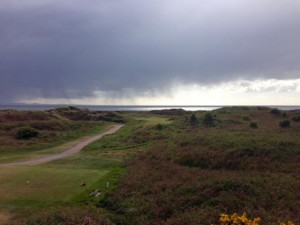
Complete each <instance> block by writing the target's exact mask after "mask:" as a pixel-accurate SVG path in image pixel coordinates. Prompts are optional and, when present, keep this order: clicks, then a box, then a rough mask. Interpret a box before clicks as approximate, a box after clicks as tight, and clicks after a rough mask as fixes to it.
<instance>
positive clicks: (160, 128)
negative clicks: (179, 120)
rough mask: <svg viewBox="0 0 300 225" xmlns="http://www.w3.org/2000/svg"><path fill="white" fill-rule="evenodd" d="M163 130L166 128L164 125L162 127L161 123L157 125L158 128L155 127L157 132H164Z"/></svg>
mask: <svg viewBox="0 0 300 225" xmlns="http://www.w3.org/2000/svg"><path fill="white" fill-rule="evenodd" d="M163 128H164V127H163V125H161V124H160V123H159V124H156V126H155V129H156V130H162V129H163Z"/></svg>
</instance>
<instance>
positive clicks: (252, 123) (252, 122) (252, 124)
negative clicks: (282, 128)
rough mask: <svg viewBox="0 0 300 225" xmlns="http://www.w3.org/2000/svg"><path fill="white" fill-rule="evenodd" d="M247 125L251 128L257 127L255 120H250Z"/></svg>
mask: <svg viewBox="0 0 300 225" xmlns="http://www.w3.org/2000/svg"><path fill="white" fill-rule="evenodd" d="M249 127H251V128H258V126H257V122H254V121H251V122H250V124H249Z"/></svg>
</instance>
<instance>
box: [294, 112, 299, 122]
mask: <svg viewBox="0 0 300 225" xmlns="http://www.w3.org/2000/svg"><path fill="white" fill-rule="evenodd" d="M293 120H294V121H295V122H300V114H297V115H295V116H293Z"/></svg>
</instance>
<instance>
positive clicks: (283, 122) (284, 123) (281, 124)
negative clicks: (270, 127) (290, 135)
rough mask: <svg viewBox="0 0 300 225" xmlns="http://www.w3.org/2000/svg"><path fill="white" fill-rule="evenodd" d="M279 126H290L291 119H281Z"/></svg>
mask: <svg viewBox="0 0 300 225" xmlns="http://www.w3.org/2000/svg"><path fill="white" fill-rule="evenodd" d="M279 126H280V127H283V128H285V127H289V126H290V121H289V120H283V121H281V122H280V123H279Z"/></svg>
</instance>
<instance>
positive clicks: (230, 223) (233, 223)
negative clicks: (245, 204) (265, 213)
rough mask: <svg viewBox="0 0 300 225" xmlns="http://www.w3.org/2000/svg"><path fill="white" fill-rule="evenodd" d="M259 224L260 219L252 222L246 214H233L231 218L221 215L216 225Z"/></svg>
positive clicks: (281, 224)
mask: <svg viewBox="0 0 300 225" xmlns="http://www.w3.org/2000/svg"><path fill="white" fill-rule="evenodd" d="M260 222H261V219H260V218H254V219H253V220H251V219H248V218H247V215H246V213H243V215H242V216H239V215H238V214H236V213H234V214H232V215H231V216H229V215H227V214H221V215H220V219H219V223H218V224H217V225H260ZM279 225H294V223H293V222H292V221H288V222H287V223H283V222H282V223H279Z"/></svg>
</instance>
